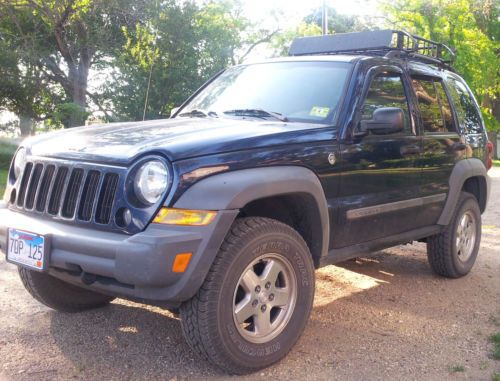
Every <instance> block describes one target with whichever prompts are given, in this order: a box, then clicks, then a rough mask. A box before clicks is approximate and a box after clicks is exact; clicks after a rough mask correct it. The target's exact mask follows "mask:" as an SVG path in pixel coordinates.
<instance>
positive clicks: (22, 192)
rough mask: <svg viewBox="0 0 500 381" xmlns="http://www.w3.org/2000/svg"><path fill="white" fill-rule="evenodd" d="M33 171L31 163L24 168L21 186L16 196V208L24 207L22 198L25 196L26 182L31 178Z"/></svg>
mask: <svg viewBox="0 0 500 381" xmlns="http://www.w3.org/2000/svg"><path fill="white" fill-rule="evenodd" d="M32 169H33V163H27V164H26V167H25V168H24V172H23V178H22V180H21V186H20V188H19V195H18V196H17V206H20V207H23V206H24V198H25V196H26V188H27V187H28V181H29V179H30V176H31V171H32Z"/></svg>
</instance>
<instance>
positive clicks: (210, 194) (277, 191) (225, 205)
mask: <svg viewBox="0 0 500 381" xmlns="http://www.w3.org/2000/svg"><path fill="white" fill-rule="evenodd" d="M297 193H301V194H307V195H309V196H310V197H312V198H313V199H314V204H315V207H316V208H317V211H316V214H317V216H318V221H317V223H315V225H316V226H317V228H318V229H321V239H320V246H319V248H318V253H316V255H318V254H319V256H325V255H327V253H328V244H329V240H330V222H329V214H328V204H327V202H326V198H325V193H324V191H323V187H322V186H321V183H320V181H319V179H318V177H317V176H316V174H315V173H314V172H313V171H311V170H310V169H307V168H305V167H299V166H274V167H264V168H251V169H242V170H236V171H231V172H225V173H222V174H218V175H213V176H210V177H207V178H205V179H203V180H200V181H199V182H197V183H195V184H194V185H193V186H191V187H190V188H189V189H188V190H186V191H185V192H184V194H183V195H182V196H181V197H180V198H179V200H178V201H177V202H176V203H175V204H174V207H175V208H182V209H202V210H235V209H241V208H243V207H245V205H247V204H248V203H250V202H252V201H256V200H259V199H263V198H266V197H272V196H279V195H287V194H297Z"/></svg>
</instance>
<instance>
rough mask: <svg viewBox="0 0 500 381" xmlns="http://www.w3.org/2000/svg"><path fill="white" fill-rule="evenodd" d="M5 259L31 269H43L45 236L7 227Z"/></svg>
mask: <svg viewBox="0 0 500 381" xmlns="http://www.w3.org/2000/svg"><path fill="white" fill-rule="evenodd" d="M7 260H8V261H9V262H14V263H17V264H20V265H23V266H26V267H29V268H32V269H36V270H40V271H41V270H44V269H45V266H44V265H45V237H44V236H41V235H38V234H33V233H30V232H26V231H23V230H17V229H9V241H8V247H7Z"/></svg>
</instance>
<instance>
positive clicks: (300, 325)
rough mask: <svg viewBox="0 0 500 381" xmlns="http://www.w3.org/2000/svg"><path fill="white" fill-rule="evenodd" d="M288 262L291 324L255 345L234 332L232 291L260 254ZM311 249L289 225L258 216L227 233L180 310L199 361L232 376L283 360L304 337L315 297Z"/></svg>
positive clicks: (248, 218) (190, 343)
mask: <svg viewBox="0 0 500 381" xmlns="http://www.w3.org/2000/svg"><path fill="white" fill-rule="evenodd" d="M271 252H272V253H275V254H279V255H281V256H283V257H284V258H286V260H287V261H288V263H289V264H290V265H291V266H290V269H293V270H291V271H293V273H294V274H295V277H296V278H295V279H296V284H297V293H296V294H295V295H296V303H295V308H294V309H293V310H292V311H293V312H292V313H291V315H289V316H290V318H289V319H290V320H288V323H287V324H286V325H284V328H283V330H282V331H280V333H278V334H277V336H276V337H274V338H273V339H272V340H270V341H268V342H265V343H254V342H251V341H249V340H247V339H246V338H245V337H244V336H243V335H242V334H241V333H240V331H238V326H237V324H236V322H235V320H234V317H233V306H234V304H233V303H234V302H235V301H234V298H235V296H234V295H235V291H234V290H235V289H236V288H235V287H236V286H237V285H238V284H239V282H240V277H241V276H242V275H243V273H244V271H246V269H247V266H249V265H251V264H252V261H255V260H258V258H259V257H260V255H262V254H263V253H264V255H266V254H265V253H271ZM314 282H315V280H314V266H313V262H312V257H311V254H310V251H309V249H308V247H307V245H306V243H305V242H304V240H303V239H302V237H301V236H300V234H298V233H297V232H296V231H295V230H294V229H292V228H291V227H290V226H288V225H285V224H283V223H281V222H278V221H275V220H272V219H269V218H260V217H247V218H239V219H237V220H236V221H235V223H234V224H233V226H232V228H231V230H230V231H229V233H228V234H227V236H226V238H225V240H224V242H223V244H222V246H221V248H220V250H219V253H218V254H217V256H216V258H215V261H214V262H213V264H212V266H211V268H210V271H209V273H208V275H207V277H206V279H205V282H204V283H203V285H202V287H201V288H200V290H199V291H198V293H197V294H196V295H195V296H194V297H193V298H192V299H191V300H189V301H187V302H185V303H183V304H182V305H181V308H180V313H181V324H182V330H183V332H184V336H185V337H186V340H187V342H188V344H189V345H190V347H191V348H192V349H193V350H194V351H195V352H196V353H197V354H198V355H199V356H201V357H202V358H205V359H207V360H208V361H209V362H211V363H212V364H214V365H216V366H217V367H219V368H222V369H223V370H225V371H226V372H229V373H232V374H245V373H250V372H253V371H256V370H258V369H262V368H265V367H267V366H269V365H271V364H273V363H275V362H277V361H279V360H280V359H282V358H283V357H284V356H285V355H286V354H287V353H288V352H289V351H290V349H291V348H292V347H293V345H294V344H295V343H296V341H297V340H298V339H299V337H300V335H301V334H302V332H303V330H304V328H305V325H306V323H307V320H308V318H309V315H310V312H311V309H312V303H313V298H314Z"/></svg>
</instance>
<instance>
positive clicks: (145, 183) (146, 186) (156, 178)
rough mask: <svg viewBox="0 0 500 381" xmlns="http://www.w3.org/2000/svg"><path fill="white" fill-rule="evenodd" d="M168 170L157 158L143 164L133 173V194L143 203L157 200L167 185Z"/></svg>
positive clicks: (152, 202) (151, 202)
mask: <svg viewBox="0 0 500 381" xmlns="http://www.w3.org/2000/svg"><path fill="white" fill-rule="evenodd" d="M168 181H169V176H168V170H167V167H166V166H165V164H163V163H162V162H161V161H159V160H152V161H149V162H147V163H145V164H143V165H142V166H141V167H140V168H139V170H138V171H137V174H136V175H135V181H134V191H135V195H136V196H137V198H138V199H139V201H141V202H142V203H144V204H148V205H150V204H154V203H156V202H158V201H159V200H160V198H161V196H162V195H163V193H164V192H165V190H166V189H167V187H168Z"/></svg>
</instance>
